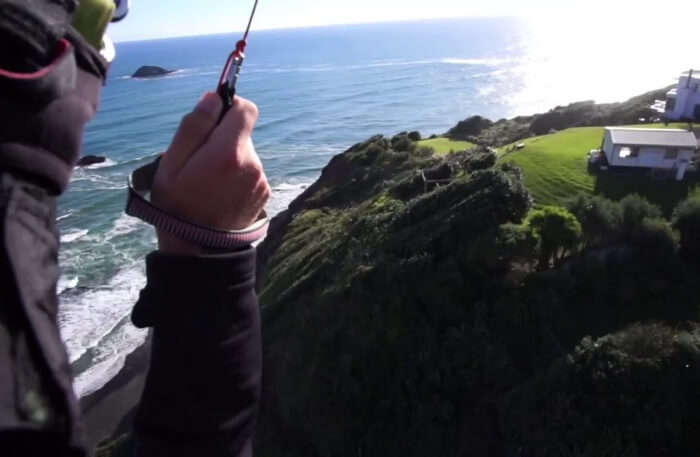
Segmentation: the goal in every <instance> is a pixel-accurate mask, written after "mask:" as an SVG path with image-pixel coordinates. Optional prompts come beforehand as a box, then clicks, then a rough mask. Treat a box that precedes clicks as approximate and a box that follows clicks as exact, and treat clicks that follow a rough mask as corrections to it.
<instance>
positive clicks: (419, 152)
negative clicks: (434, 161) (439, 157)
mask: <svg viewBox="0 0 700 457" xmlns="http://www.w3.org/2000/svg"><path fill="white" fill-rule="evenodd" d="M434 154H435V149H433V148H431V147H430V146H420V147H418V149H416V153H415V155H416V156H417V157H421V158H426V157H432V156H433V155H434Z"/></svg>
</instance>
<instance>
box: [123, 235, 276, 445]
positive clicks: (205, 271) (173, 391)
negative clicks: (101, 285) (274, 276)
mask: <svg viewBox="0 0 700 457" xmlns="http://www.w3.org/2000/svg"><path fill="white" fill-rule="evenodd" d="M255 258H256V253H255V249H254V248H249V249H246V250H243V251H239V252H235V253H231V254H226V255H220V256H206V257H184V256H183V257H179V256H172V255H165V254H161V253H152V254H150V255H149V256H148V257H147V259H146V262H147V263H146V266H147V276H148V283H147V285H146V287H145V288H144V290H143V291H142V292H141V296H140V298H139V301H138V302H137V304H136V306H135V307H134V310H133V314H132V320H133V321H134V323H135V324H136V325H137V326H141V327H144V326H152V327H153V342H152V352H151V366H150V371H149V374H148V377H147V380H146V386H145V388H144V392H143V397H142V400H141V404H140V406H139V411H138V413H137V417H136V423H135V430H136V439H137V456H138V457H157V456H170V457H173V456H197V457H207V456H217V457H218V456H222V457H223V456H226V457H229V456H230V457H234V456H236V457H238V456H241V457H243V456H250V455H251V454H252V452H251V445H252V437H253V432H254V428H255V420H256V416H257V409H258V400H259V396H260V383H261V374H262V356H261V340H260V314H259V309H258V302H257V297H256V295H255V290H254V286H255Z"/></svg>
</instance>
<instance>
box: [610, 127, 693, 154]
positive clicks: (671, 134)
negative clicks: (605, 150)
mask: <svg viewBox="0 0 700 457" xmlns="http://www.w3.org/2000/svg"><path fill="white" fill-rule="evenodd" d="M605 130H607V131H609V132H610V135H611V138H612V141H613V143H614V144H629V145H634V146H670V147H678V148H693V149H695V148H697V147H698V140H697V138H695V134H694V133H693V132H688V131H687V130H680V129H640V128H628V127H606V128H605Z"/></svg>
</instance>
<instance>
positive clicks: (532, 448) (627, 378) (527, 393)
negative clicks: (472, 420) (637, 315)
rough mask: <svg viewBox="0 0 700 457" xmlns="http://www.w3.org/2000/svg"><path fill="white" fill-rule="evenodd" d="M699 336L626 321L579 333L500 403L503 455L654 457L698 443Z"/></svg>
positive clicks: (693, 329) (688, 450) (689, 450)
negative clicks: (595, 333) (606, 330)
mask: <svg viewBox="0 0 700 457" xmlns="http://www.w3.org/2000/svg"><path fill="white" fill-rule="evenodd" d="M699 359H700V338H699V332H698V328H697V326H696V325H692V326H690V328H684V329H677V328H673V327H668V326H665V325H663V324H656V323H650V324H634V325H632V326H630V327H628V328H625V329H623V330H621V331H619V332H617V333H614V334H611V335H607V336H604V337H602V338H598V339H593V338H591V337H585V338H583V340H581V342H580V344H579V345H578V346H577V347H576V348H575V349H574V351H572V353H571V354H569V356H568V357H566V359H564V360H562V361H560V362H558V363H555V364H553V365H552V367H551V368H550V369H549V371H548V372H547V373H546V374H544V375H540V376H538V377H537V378H536V379H535V380H534V381H533V382H531V383H529V384H528V385H526V386H525V387H524V388H519V389H516V390H515V391H514V392H513V393H512V394H509V395H508V397H507V399H506V401H505V402H504V406H503V412H504V415H505V417H504V418H503V423H504V424H505V428H506V429H505V433H504V434H505V436H506V438H505V440H506V453H505V455H536V456H579V457H601V456H605V457H613V456H620V457H628V456H629V457H632V456H640V457H656V456H690V455H695V454H696V452H697V449H698V447H699V446H700V435H698V433H697V424H698V420H700V413H699V411H700V395H698V392H697V385H698V382H700V365H699V364H698V363H697V361H698V360H699Z"/></svg>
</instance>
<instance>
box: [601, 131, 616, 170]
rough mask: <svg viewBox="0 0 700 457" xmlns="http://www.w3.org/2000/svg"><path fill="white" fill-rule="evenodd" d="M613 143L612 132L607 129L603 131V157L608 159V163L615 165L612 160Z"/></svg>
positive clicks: (613, 152)
mask: <svg viewBox="0 0 700 457" xmlns="http://www.w3.org/2000/svg"><path fill="white" fill-rule="evenodd" d="M615 149H616V148H615V145H614V144H613V142H612V134H611V133H610V131H609V130H606V131H605V137H604V138H603V152H604V153H605V158H606V159H608V163H609V164H610V165H615V164H614V163H613V161H614V160H615V157H616V156H615V153H616V152H615ZM618 153H619V151H618Z"/></svg>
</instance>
